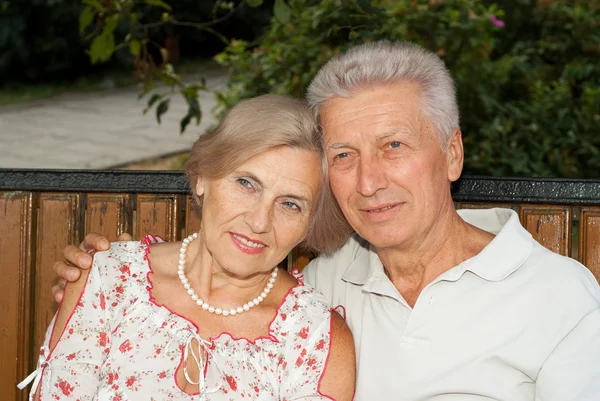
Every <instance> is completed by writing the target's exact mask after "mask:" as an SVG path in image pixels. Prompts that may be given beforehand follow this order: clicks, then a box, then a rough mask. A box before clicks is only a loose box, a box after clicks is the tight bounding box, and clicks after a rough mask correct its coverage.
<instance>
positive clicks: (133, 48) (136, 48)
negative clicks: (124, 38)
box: [129, 39, 142, 56]
mask: <svg viewBox="0 0 600 401" xmlns="http://www.w3.org/2000/svg"><path fill="white" fill-rule="evenodd" d="M129 51H130V52H131V54H133V55H134V56H139V55H140V52H141V51H142V42H140V41H139V40H137V39H133V40H132V41H130V42H129Z"/></svg>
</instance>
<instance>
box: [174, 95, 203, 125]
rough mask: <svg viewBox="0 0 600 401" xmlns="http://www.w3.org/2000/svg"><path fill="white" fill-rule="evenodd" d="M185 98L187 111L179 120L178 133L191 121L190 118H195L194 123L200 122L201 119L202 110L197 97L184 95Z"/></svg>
mask: <svg viewBox="0 0 600 401" xmlns="http://www.w3.org/2000/svg"><path fill="white" fill-rule="evenodd" d="M186 100H187V102H188V112H187V114H186V115H185V117H183V118H182V119H181V121H180V122H179V133H180V134H183V132H184V131H185V129H186V127H187V126H188V124H189V123H190V121H192V118H195V119H196V125H198V124H200V120H201V119H202V110H201V109H200V104H199V103H198V99H197V98H195V97H192V98H188V97H186Z"/></svg>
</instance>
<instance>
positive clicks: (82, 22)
mask: <svg viewBox="0 0 600 401" xmlns="http://www.w3.org/2000/svg"><path fill="white" fill-rule="evenodd" d="M95 15H96V14H95V13H94V10H92V8H91V7H85V8H84V9H83V11H82V12H81V14H79V32H83V31H84V30H85V28H87V27H88V26H89V25H90V24H91V23H92V21H93V20H94V17H95Z"/></svg>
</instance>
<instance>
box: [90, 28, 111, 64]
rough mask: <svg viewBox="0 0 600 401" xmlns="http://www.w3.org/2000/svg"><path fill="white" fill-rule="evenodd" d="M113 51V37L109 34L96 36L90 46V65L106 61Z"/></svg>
mask: <svg viewBox="0 0 600 401" xmlns="http://www.w3.org/2000/svg"><path fill="white" fill-rule="evenodd" d="M114 51H115V37H114V35H113V34H112V33H111V34H107V35H105V34H102V35H99V36H96V37H95V38H94V40H93V41H92V44H91V45H90V58H91V59H92V64H94V63H97V62H99V61H100V62H102V61H108V59H110V57H111V56H112V54H113V52H114Z"/></svg>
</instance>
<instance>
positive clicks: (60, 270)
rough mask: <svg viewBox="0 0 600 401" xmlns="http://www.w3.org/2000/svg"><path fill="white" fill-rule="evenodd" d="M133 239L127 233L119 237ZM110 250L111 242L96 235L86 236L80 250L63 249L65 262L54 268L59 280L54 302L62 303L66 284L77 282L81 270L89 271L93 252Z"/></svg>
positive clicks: (70, 247)
mask: <svg viewBox="0 0 600 401" xmlns="http://www.w3.org/2000/svg"><path fill="white" fill-rule="evenodd" d="M131 239H132V238H131V235H130V234H127V233H123V234H121V235H119V238H118V240H119V241H131ZM108 248H110V241H109V240H108V239H107V238H106V237H104V236H102V235H100V234H96V233H90V234H88V235H86V236H85V238H84V240H83V242H82V243H81V244H80V245H79V248H78V247H76V246H75V245H67V246H66V247H65V249H63V255H64V256H65V261H58V262H56V263H54V265H53V266H52V269H53V270H54V272H55V273H56V275H57V276H58V278H59V280H58V283H57V284H56V285H55V286H53V287H52V295H53V296H54V300H55V301H56V302H58V303H60V302H61V301H62V299H63V297H64V295H65V284H66V283H67V282H75V281H77V280H78V279H79V276H80V275H81V270H86V269H89V268H90V267H91V266H92V262H93V257H92V255H91V254H90V253H91V252H93V251H106V250H107V249H108Z"/></svg>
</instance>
